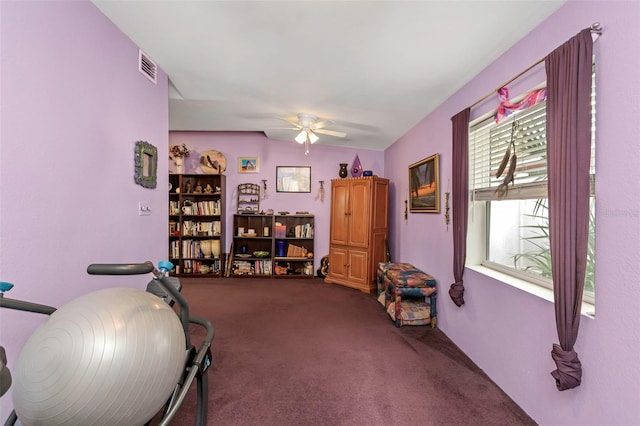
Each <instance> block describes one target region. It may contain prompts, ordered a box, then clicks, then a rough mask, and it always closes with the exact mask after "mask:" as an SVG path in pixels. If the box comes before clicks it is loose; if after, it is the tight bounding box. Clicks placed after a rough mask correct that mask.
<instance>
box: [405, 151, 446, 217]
mask: <svg viewBox="0 0 640 426" xmlns="http://www.w3.org/2000/svg"><path fill="white" fill-rule="evenodd" d="M409 211H411V212H412V213H440V154H434V155H432V156H431V157H427V158H425V159H424V160H420V161H418V162H417V163H413V164H412V165H410V166H409Z"/></svg>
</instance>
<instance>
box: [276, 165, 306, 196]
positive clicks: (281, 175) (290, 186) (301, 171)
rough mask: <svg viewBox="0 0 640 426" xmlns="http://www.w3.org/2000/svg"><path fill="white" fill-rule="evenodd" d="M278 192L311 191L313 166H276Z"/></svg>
mask: <svg viewBox="0 0 640 426" xmlns="http://www.w3.org/2000/svg"><path fill="white" fill-rule="evenodd" d="M276 192H311V167H309V166H301V167H290V166H276Z"/></svg>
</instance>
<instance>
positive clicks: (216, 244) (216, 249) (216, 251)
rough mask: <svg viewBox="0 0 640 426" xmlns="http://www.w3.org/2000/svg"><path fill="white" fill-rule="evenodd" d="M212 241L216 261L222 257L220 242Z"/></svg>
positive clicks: (212, 251) (212, 250)
mask: <svg viewBox="0 0 640 426" xmlns="http://www.w3.org/2000/svg"><path fill="white" fill-rule="evenodd" d="M210 241H211V253H212V254H213V257H214V258H215V259H218V258H219V257H220V240H210Z"/></svg>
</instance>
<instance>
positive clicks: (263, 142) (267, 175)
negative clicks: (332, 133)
mask: <svg viewBox="0 0 640 426" xmlns="http://www.w3.org/2000/svg"><path fill="white" fill-rule="evenodd" d="M183 143H184V144H185V145H187V147H189V149H190V150H191V151H192V152H191V155H190V156H189V157H188V158H187V159H186V161H185V167H184V169H185V173H201V171H200V167H199V165H198V161H199V159H200V154H202V153H203V152H204V151H208V150H212V149H214V150H217V151H220V152H221V153H222V154H224V156H225V158H226V160H227V169H226V171H225V173H224V174H225V175H226V177H227V230H226V236H227V238H226V248H225V251H227V252H228V251H229V245H230V244H231V238H230V236H231V235H232V232H233V230H232V226H233V214H234V213H235V211H236V206H237V203H236V200H237V187H238V184H240V183H258V184H261V181H262V179H266V180H267V187H268V194H269V197H268V198H267V199H266V200H261V201H260V209H262V210H268V209H273V211H275V212H279V211H289V212H292V213H293V212H296V211H308V212H310V213H312V214H314V215H315V231H316V232H315V252H316V256H315V262H314V263H315V268H314V271H315V269H317V268H318V267H319V266H320V263H319V262H320V259H321V258H322V256H324V255H326V254H329V209H330V207H331V198H330V197H331V179H337V178H338V169H339V164H340V163H348V164H349V165H351V164H352V163H353V160H354V158H355V156H356V154H358V158H360V161H361V162H362V166H363V167H364V169H365V170H372V171H373V172H374V174H376V175H378V176H384V168H383V152H382V151H371V150H364V149H359V150H354V149H350V148H341V147H334V146H329V145H322V144H321V143H316V144H314V145H312V146H311V149H310V152H309V155H304V148H303V147H302V146H301V145H298V144H297V143H296V142H294V141H281V140H274V139H269V138H267V137H266V136H264V134H263V133H257V132H256V133H246V132H239V133H234V132H170V133H169V144H183ZM238 157H259V159H260V172H259V173H238ZM169 166H170V168H172V167H173V161H169ZM276 166H311V192H310V193H295V194H292V193H283V192H276ZM320 180H324V182H325V183H324V185H325V200H324V202H321V201H320V199H319V198H318V191H319V188H320V184H319V183H318V181H320Z"/></svg>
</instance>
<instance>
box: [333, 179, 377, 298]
mask: <svg viewBox="0 0 640 426" xmlns="http://www.w3.org/2000/svg"><path fill="white" fill-rule="evenodd" d="M388 218H389V180H388V179H383V178H379V177H378V176H367V177H357V178H344V179H332V180H331V230H330V235H329V273H328V274H327V276H326V278H325V282H327V283H332V284H340V285H344V286H348V287H352V288H356V289H358V290H360V291H362V292H365V293H373V292H375V291H376V289H377V285H376V280H377V275H376V270H377V266H378V262H384V261H385V254H386V242H387V236H388V220H389V219H388Z"/></svg>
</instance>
